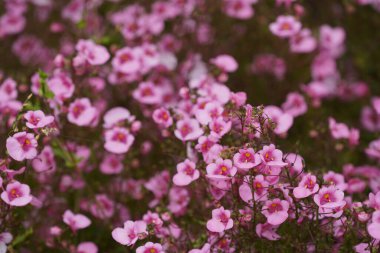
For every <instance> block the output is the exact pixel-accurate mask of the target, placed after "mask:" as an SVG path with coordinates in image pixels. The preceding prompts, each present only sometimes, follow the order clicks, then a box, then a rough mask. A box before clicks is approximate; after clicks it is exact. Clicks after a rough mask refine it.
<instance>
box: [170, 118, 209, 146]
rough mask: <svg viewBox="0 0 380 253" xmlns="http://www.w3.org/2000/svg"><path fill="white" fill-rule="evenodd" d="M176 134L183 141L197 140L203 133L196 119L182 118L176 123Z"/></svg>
mask: <svg viewBox="0 0 380 253" xmlns="http://www.w3.org/2000/svg"><path fill="white" fill-rule="evenodd" d="M176 128H177V129H176V130H175V131H174V134H175V136H176V137H177V138H178V139H180V140H182V141H191V140H195V139H197V138H198V137H200V136H201V135H202V134H203V130H202V128H201V127H200V126H199V122H198V121H197V120H196V119H182V120H179V121H178V122H177V124H176Z"/></svg>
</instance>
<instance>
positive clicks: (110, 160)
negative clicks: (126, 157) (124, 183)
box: [100, 154, 124, 175]
mask: <svg viewBox="0 0 380 253" xmlns="http://www.w3.org/2000/svg"><path fill="white" fill-rule="evenodd" d="M123 168H124V166H123V157H122V156H120V155H115V154H107V155H106V156H105V157H104V158H103V160H102V162H101V164H100V171H101V172H102V173H103V174H106V175H113V174H119V173H120V172H122V171H123Z"/></svg>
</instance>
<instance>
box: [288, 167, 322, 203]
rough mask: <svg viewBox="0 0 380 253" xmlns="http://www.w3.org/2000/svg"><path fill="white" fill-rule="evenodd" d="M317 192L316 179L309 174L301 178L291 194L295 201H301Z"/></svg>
mask: <svg viewBox="0 0 380 253" xmlns="http://www.w3.org/2000/svg"><path fill="white" fill-rule="evenodd" d="M318 190H319V185H318V184H317V178H316V177H315V176H314V175H311V174H310V173H309V174H306V175H304V176H303V177H302V179H301V182H300V183H299V184H298V187H296V188H294V190H293V194H294V197H296V198H297V199H302V198H306V197H309V196H310V195H312V194H314V193H316V192H317V191H318Z"/></svg>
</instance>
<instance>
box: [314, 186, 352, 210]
mask: <svg viewBox="0 0 380 253" xmlns="http://www.w3.org/2000/svg"><path fill="white" fill-rule="evenodd" d="M343 199H344V193H343V191H341V190H339V189H337V188H336V187H335V186H329V187H325V186H324V187H322V188H321V189H320V190H319V192H318V194H315V195H314V202H315V203H316V204H317V205H318V206H319V207H321V208H328V209H333V208H337V207H340V206H344V205H345V204H346V202H345V201H344V200H343Z"/></svg>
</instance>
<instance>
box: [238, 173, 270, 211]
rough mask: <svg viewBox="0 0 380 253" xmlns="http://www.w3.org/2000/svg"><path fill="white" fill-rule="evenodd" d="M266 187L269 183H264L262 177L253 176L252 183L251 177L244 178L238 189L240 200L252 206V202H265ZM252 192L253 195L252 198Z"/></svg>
mask: <svg viewBox="0 0 380 253" xmlns="http://www.w3.org/2000/svg"><path fill="white" fill-rule="evenodd" d="M250 185H251V186H250ZM268 187H269V183H268V182H267V181H265V179H264V176H263V175H257V176H255V177H254V179H253V180H252V183H251V177H249V176H245V177H244V182H243V184H242V185H241V186H240V187H239V195H240V198H241V199H242V200H244V201H245V202H247V203H248V204H252V201H266V200H267V195H268ZM252 191H253V194H254V195H253V196H252Z"/></svg>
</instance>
